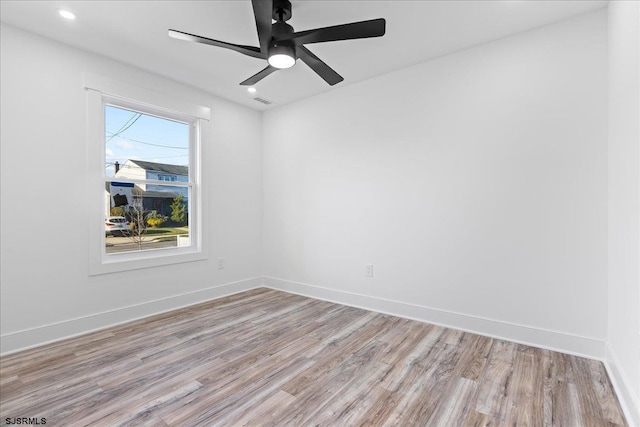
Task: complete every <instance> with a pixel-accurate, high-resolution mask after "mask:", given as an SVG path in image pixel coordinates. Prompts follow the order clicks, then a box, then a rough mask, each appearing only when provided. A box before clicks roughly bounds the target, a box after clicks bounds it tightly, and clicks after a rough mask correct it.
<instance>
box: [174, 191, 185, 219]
mask: <svg viewBox="0 0 640 427" xmlns="http://www.w3.org/2000/svg"><path fill="white" fill-rule="evenodd" d="M186 216H187V206H186V203H184V201H183V199H182V196H177V197H174V198H173V202H172V203H171V221H173V222H175V223H176V224H184V222H185V218H186Z"/></svg>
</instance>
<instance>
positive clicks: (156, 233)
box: [105, 182, 191, 254]
mask: <svg viewBox="0 0 640 427" xmlns="http://www.w3.org/2000/svg"><path fill="white" fill-rule="evenodd" d="M110 184H114V182H110ZM115 184H116V185H115V186H113V187H112V188H113V189H114V192H115V191H116V189H118V185H117V184H119V183H118V182H115ZM148 187H151V186H150V185H149V186H147V190H141V189H139V187H137V186H134V187H130V190H131V193H130V203H129V204H128V205H124V206H117V207H112V208H111V214H112V215H111V216H109V217H107V218H106V220H105V236H106V238H105V251H106V253H107V254H113V253H120V252H132V251H144V250H149V249H162V248H175V247H180V246H189V245H190V244H191V241H190V239H189V188H188V187H176V186H170V185H156V186H154V189H153V190H150V189H148ZM126 188H127V187H125V189H126ZM118 190H122V189H118ZM122 193H125V191H122ZM125 195H126V196H129V194H125ZM111 198H113V197H111ZM114 216H120V217H122V218H120V219H117V218H114Z"/></svg>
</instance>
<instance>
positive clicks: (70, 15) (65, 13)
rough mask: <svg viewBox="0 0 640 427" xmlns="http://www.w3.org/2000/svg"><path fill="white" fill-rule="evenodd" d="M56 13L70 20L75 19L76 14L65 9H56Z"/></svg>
mask: <svg viewBox="0 0 640 427" xmlns="http://www.w3.org/2000/svg"><path fill="white" fill-rule="evenodd" d="M58 15H60V16H62V17H63V18H64V19H68V20H70V21H73V20H74V19H76V14H75V13H73V12H70V11H68V10H65V9H58Z"/></svg>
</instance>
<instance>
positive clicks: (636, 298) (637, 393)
mask: <svg viewBox="0 0 640 427" xmlns="http://www.w3.org/2000/svg"><path fill="white" fill-rule="evenodd" d="M608 27H609V308H608V317H609V331H608V346H607V350H608V351H607V360H608V362H609V365H610V366H611V370H612V371H613V377H614V380H616V381H617V383H618V384H617V385H618V390H620V393H619V394H620V397H621V399H623V401H624V402H626V404H627V407H628V411H629V412H630V414H631V415H630V416H629V417H630V418H631V417H633V418H632V419H630V420H629V421H630V424H632V425H640V82H639V80H640V30H639V28H640V3H638V2H635V1H612V2H610V3H609V25H608ZM631 408H634V409H631Z"/></svg>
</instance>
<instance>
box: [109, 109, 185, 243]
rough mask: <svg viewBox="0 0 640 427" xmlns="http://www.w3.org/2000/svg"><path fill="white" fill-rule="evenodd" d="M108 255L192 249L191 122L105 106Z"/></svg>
mask: <svg viewBox="0 0 640 427" xmlns="http://www.w3.org/2000/svg"><path fill="white" fill-rule="evenodd" d="M104 119H105V122H104V123H105V145H104V147H105V152H104V153H105V156H104V158H105V164H104V168H105V174H104V176H105V213H104V216H105V253H106V254H116V253H122V252H135V251H149V250H158V249H167V248H175V247H181V246H190V245H191V239H190V224H189V212H190V209H189V206H190V201H191V199H192V195H191V190H192V184H193V182H192V179H191V177H190V174H189V162H190V158H191V157H190V152H189V151H190V146H191V144H190V141H191V137H192V134H191V129H190V125H189V123H185V122H181V121H179V120H175V119H173V118H170V117H160V116H157V115H153V114H145V113H144V112H140V111H134V110H130V109H127V108H123V107H121V106H118V105H110V104H107V105H105V107H104Z"/></svg>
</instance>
